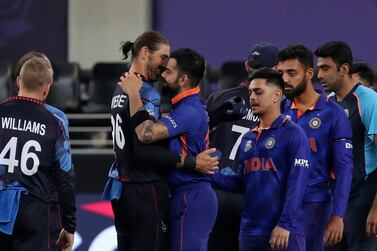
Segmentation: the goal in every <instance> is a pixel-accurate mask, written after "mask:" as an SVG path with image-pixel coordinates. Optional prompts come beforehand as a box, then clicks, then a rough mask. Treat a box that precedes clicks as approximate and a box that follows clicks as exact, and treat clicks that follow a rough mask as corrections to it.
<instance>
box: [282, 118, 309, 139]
mask: <svg viewBox="0 0 377 251" xmlns="http://www.w3.org/2000/svg"><path fill="white" fill-rule="evenodd" d="M281 127H282V130H283V134H285V135H286V136H297V137H306V133H305V131H304V129H303V128H302V127H301V126H299V125H298V124H296V123H295V122H293V121H292V120H291V119H290V117H289V116H287V115H285V118H284V120H283V122H282V126H281Z"/></svg>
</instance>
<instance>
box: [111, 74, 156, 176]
mask: <svg viewBox="0 0 377 251" xmlns="http://www.w3.org/2000/svg"><path fill="white" fill-rule="evenodd" d="M140 96H141V100H142V101H143V104H144V107H145V109H146V110H147V111H148V112H149V114H150V115H151V119H152V120H154V121H155V120H157V119H158V118H159V117H160V100H161V99H160V95H159V93H158V92H157V91H156V90H155V89H154V88H153V87H152V86H151V85H149V84H148V83H146V82H144V83H143V85H142V87H141V90H140ZM111 123H112V127H113V130H112V135H113V145H114V151H115V167H116V168H117V172H115V173H114V174H115V175H112V176H115V177H114V178H117V179H120V180H121V181H123V182H134V183H144V182H149V181H158V180H161V179H163V172H161V168H159V167H158V165H157V164H153V163H150V162H146V161H145V160H142V159H137V158H135V156H134V155H135V154H134V140H137V137H136V134H135V131H134V129H133V128H132V127H131V124H130V108H129V99H128V96H127V95H126V94H125V93H124V92H123V90H122V88H120V87H119V86H118V87H117V88H116V89H115V91H114V95H113V98H112V101H111Z"/></svg>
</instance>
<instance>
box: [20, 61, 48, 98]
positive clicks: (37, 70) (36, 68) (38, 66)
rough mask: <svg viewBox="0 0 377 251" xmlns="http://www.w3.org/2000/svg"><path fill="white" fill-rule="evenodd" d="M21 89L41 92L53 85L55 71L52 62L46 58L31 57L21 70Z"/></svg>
mask: <svg viewBox="0 0 377 251" xmlns="http://www.w3.org/2000/svg"><path fill="white" fill-rule="evenodd" d="M19 78H20V87H22V88H25V89H27V90H29V91H39V90H41V89H42V88H43V87H44V86H45V85H49V84H51V83H52V79H53V71H52V66H51V63H50V61H49V60H48V59H47V58H44V57H31V58H30V59H28V60H27V61H25V63H24V64H23V65H22V67H21V70H20V75H19Z"/></svg>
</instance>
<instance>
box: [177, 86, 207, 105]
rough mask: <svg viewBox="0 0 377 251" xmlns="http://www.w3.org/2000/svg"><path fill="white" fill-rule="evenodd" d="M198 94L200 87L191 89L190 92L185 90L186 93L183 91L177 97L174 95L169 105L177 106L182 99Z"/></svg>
mask: <svg viewBox="0 0 377 251" xmlns="http://www.w3.org/2000/svg"><path fill="white" fill-rule="evenodd" d="M199 92H200V87H199V86H197V87H195V88H193V89H190V90H187V91H184V92H182V93H180V94H178V95H176V96H175V97H174V98H172V99H171V103H172V104H173V105H175V104H177V103H178V102H179V101H181V100H182V99H184V98H186V97H189V96H192V95H195V94H199Z"/></svg>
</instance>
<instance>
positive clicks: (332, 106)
mask: <svg viewBox="0 0 377 251" xmlns="http://www.w3.org/2000/svg"><path fill="white" fill-rule="evenodd" d="M325 109H327V110H329V111H331V113H332V115H333V117H338V116H342V117H343V115H345V112H344V109H343V107H341V106H340V105H339V104H337V103H336V102H335V96H334V95H331V94H330V95H329V96H326V103H325Z"/></svg>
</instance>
